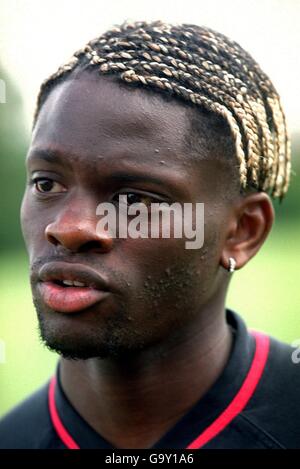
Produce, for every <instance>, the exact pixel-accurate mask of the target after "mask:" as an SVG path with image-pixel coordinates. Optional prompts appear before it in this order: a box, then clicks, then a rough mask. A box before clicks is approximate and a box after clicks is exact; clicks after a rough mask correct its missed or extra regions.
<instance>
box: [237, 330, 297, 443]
mask: <svg viewBox="0 0 300 469" xmlns="http://www.w3.org/2000/svg"><path fill="white" fill-rule="evenodd" d="M296 354H297V350H295V348H293V347H292V346H290V345H288V344H285V343H283V342H280V341H279V340H277V339H274V338H272V337H270V348H269V354H268V359H267V362H266V365H265V368H264V371H263V374H262V376H261V379H260V381H259V384H258V386H257V389H256V391H255V393H254V395H253V396H252V398H251V399H250V402H249V404H248V406H247V407H246V409H245V410H244V412H243V413H242V415H243V417H244V418H245V419H247V420H248V422H249V424H252V425H253V426H254V427H256V428H257V429H260V430H261V431H262V432H263V433H265V435H266V436H269V437H270V438H271V439H273V440H274V442H277V443H278V446H281V447H285V448H300V402H299V397H300V362H299V363H298V360H299V356H300V353H298V360H297V359H296Z"/></svg>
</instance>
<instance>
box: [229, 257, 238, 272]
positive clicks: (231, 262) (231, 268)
mask: <svg viewBox="0 0 300 469" xmlns="http://www.w3.org/2000/svg"><path fill="white" fill-rule="evenodd" d="M228 262H229V265H228V272H234V270H235V266H236V260H235V258H234V257H229V259H228Z"/></svg>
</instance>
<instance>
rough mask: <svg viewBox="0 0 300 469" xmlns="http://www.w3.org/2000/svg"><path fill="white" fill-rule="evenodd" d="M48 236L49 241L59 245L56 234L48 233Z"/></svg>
mask: <svg viewBox="0 0 300 469" xmlns="http://www.w3.org/2000/svg"><path fill="white" fill-rule="evenodd" d="M46 238H47V240H48V241H49V243H51V244H54V246H57V245H58V243H59V241H58V240H57V239H56V238H55V236H52V235H49V234H47V235H46Z"/></svg>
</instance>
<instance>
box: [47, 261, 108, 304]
mask: <svg viewBox="0 0 300 469" xmlns="http://www.w3.org/2000/svg"><path fill="white" fill-rule="evenodd" d="M38 277H39V283H38V289H39V293H40V295H41V297H42V299H43V301H44V303H45V304H47V305H48V306H49V307H50V308H51V309H53V310H55V311H58V312H61V313H77V312H79V311H82V310H85V309H86V308H89V307H91V306H93V305H95V304H96V303H99V302H101V301H103V300H104V299H105V298H106V297H107V296H109V294H110V291H109V288H108V284H107V282H106V281H105V279H104V278H103V277H102V276H101V275H99V274H98V273H97V272H95V271H94V270H93V269H91V268H90V267H87V266H84V265H81V264H69V263H65V262H50V263H48V264H45V265H44V266H43V267H42V268H41V269H40V271H39V275H38Z"/></svg>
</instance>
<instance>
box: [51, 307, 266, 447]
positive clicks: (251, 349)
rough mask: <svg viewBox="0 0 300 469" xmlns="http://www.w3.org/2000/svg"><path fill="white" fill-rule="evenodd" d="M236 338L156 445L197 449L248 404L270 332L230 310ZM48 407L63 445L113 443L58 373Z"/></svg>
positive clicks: (262, 365)
mask: <svg viewBox="0 0 300 469" xmlns="http://www.w3.org/2000/svg"><path fill="white" fill-rule="evenodd" d="M226 318H227V322H228V324H229V325H230V326H231V328H232V329H233V331H234V340H233V345H232V350H231V354H230V357H229V360H228V362H227V365H226V366H225V368H224V370H223V372H222V373H221V375H220V377H219V378H218V379H217V381H216V382H215V383H214V384H213V386H212V387H211V388H210V390H209V391H208V392H207V393H206V394H205V395H204V396H203V397H202V398H201V399H200V400H199V401H198V402H197V403H196V404H195V405H194V406H193V408H192V409H191V410H189V411H188V412H187V413H186V414H185V415H184V416H183V417H182V418H180V420H179V421H178V422H177V423H176V424H175V425H174V426H173V428H171V429H170V430H169V431H168V432H167V433H166V434H165V435H164V436H163V437H162V438H161V439H160V440H159V441H158V442H157V443H156V444H155V445H154V446H153V447H152V448H153V449H162V448H174V449H176V448H188V449H197V448H201V447H203V446H204V445H205V444H206V443H208V442H209V441H211V440H212V439H213V438H214V437H215V436H217V435H218V434H219V433H220V432H222V430H224V429H225V428H226V427H227V426H228V425H229V424H230V423H231V422H232V421H233V420H234V419H235V417H236V416H237V415H239V414H240V413H241V412H242V410H243V409H244V408H245V407H246V405H247V403H248V401H249V400H250V399H251V397H252V395H253V394H254V392H255V389H256V387H257V385H258V383H259V381H260V378H261V376H262V373H263V370H264V367H265V364H266V361H267V357H268V351H269V338H268V337H267V336H265V335H263V334H261V333H258V332H252V333H249V332H248V330H247V328H246V325H245V323H244V321H243V320H242V319H241V318H240V316H238V315H237V314H236V313H234V312H233V311H231V310H228V309H227V310H226ZM49 413H50V417H51V420H52V424H53V426H54V428H55V431H56V433H57V434H58V436H59V438H60V439H61V440H62V441H63V443H64V445H65V446H66V447H67V448H70V449H83V448H84V449H89V448H99V449H113V448H114V447H113V446H112V445H111V444H110V443H109V442H108V441H107V440H105V439H104V438H102V437H101V435H99V434H98V433H97V432H96V431H95V430H94V429H93V428H92V427H91V426H90V425H89V424H88V423H87V422H86V421H85V420H84V419H83V418H82V417H81V415H80V414H79V413H78V412H77V411H76V409H75V408H74V407H73V406H72V404H71V403H70V402H69V400H68V398H67V396H66V395H65V393H64V391H63V389H62V386H61V382H60V376H59V364H58V366H57V371H56V376H54V377H53V378H52V380H51V381H50V384H49Z"/></svg>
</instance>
